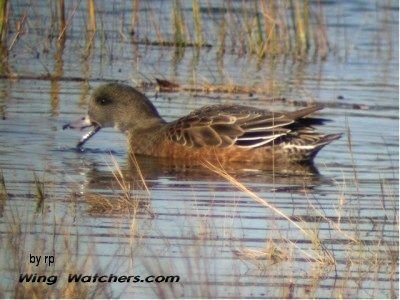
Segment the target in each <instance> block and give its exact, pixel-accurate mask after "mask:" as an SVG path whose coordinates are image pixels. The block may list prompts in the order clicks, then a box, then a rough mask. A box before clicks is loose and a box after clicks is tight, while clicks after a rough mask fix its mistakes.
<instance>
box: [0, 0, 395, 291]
mask: <svg viewBox="0 0 400 300" xmlns="http://www.w3.org/2000/svg"><path fill="white" fill-rule="evenodd" d="M185 3H186V2H185ZM41 5H44V3H41V2H40V3H39V2H38V3H35V4H33V6H34V9H32V10H31V9H28V6H27V3H25V2H23V1H15V2H14V1H13V3H12V9H13V11H14V13H13V14H12V15H11V20H12V24H16V22H17V21H18V20H21V17H22V16H23V14H24V13H25V12H26V13H27V18H28V20H30V22H29V23H28V24H26V27H25V32H24V34H22V35H21V36H20V38H19V39H18V40H17V41H16V43H15V44H14V45H13V47H12V49H11V52H10V55H9V58H8V65H9V67H10V69H11V71H12V72H13V73H14V74H17V75H18V77H19V79H14V80H13V79H7V78H3V79H1V81H0V87H1V88H0V114H1V117H2V120H1V121H0V141H1V146H0V153H1V155H0V169H1V170H2V172H3V175H4V178H5V182H6V188H7V193H8V195H9V199H8V200H7V201H6V202H2V204H1V207H0V212H1V214H0V216H1V217H0V230H1V245H2V246H1V247H2V248H3V247H4V251H3V250H2V254H1V260H0V262H1V264H0V268H1V270H2V273H4V274H7V275H6V276H4V277H3V278H2V279H1V280H0V295H4V296H6V297H10V296H11V295H13V286H14V285H15V283H16V281H17V278H18V276H19V273H20V272H37V273H38V274H51V273H52V272H53V273H57V274H59V276H60V279H59V283H58V286H51V285H50V286H48V287H49V289H52V288H54V289H55V288H57V289H59V290H61V289H62V285H63V284H64V287H65V286H68V284H67V283H66V278H67V276H68V273H71V272H72V273H84V274H94V273H99V274H104V275H108V274H110V273H113V274H116V275H118V276H122V275H141V276H142V277H145V276H147V275H155V276H157V275H164V276H168V275H179V276H180V282H179V283H169V284H167V283H158V284H155V283H140V284H127V283H124V284H122V283H113V284H110V285H108V286H107V287H101V288H99V289H97V291H98V292H99V293H100V294H99V295H103V294H101V292H102V291H107V292H109V293H111V295H113V296H114V297H118V296H122V297H145V298H149V297H166V296H170V297H181V296H182V297H257V298H264V297H318V298H320V297H354V298H378V297H384V298H397V297H398V284H397V283H398V262H397V257H398V168H399V166H398V161H399V159H398V158H399V156H398V155H399V154H398V143H399V132H398V113H399V110H398V7H397V5H398V4H397V2H394V1H386V2H381V1H379V2H376V3H373V2H365V3H364V2H360V3H358V2H349V3H335V2H329V1H327V2H326V3H324V4H323V8H324V12H325V18H326V23H327V29H328V36H329V37H330V39H331V45H330V46H331V52H330V54H329V55H328V57H327V59H326V60H325V61H319V60H315V61H314V60H312V59H311V60H310V61H309V62H304V61H303V62H302V61H298V60H293V59H292V58H279V59H277V60H275V61H272V60H270V59H265V60H262V61H258V60H257V59H255V58H254V57H252V56H249V55H244V56H240V55H238V53H229V52H228V53H226V54H225V55H224V59H223V61H222V62H221V61H220V60H218V59H216V57H217V56H216V49H214V48H211V49H202V50H200V52H199V53H196V51H195V50H194V49H191V48H188V49H186V50H185V52H184V53H183V54H178V53H177V52H176V51H175V48H173V47H172V48H162V47H157V46H146V45H142V44H131V43H130V40H129V38H126V37H124V36H123V35H121V34H119V33H118V32H119V28H120V27H121V28H123V30H122V32H123V33H124V34H128V32H127V29H126V28H128V25H129V22H130V13H129V12H128V9H129V7H130V6H129V5H128V3H125V2H121V3H120V2H118V3H110V4H103V6H102V7H101V8H100V9H101V13H100V14H99V16H98V23H101V24H103V25H102V26H104V28H106V30H104V31H103V32H105V33H106V39H105V40H102V37H101V34H98V37H97V39H96V41H95V44H94V45H93V47H92V48H90V47H89V48H87V47H88V43H87V41H86V38H85V37H86V33H85V30H84V27H83V26H84V24H85V14H84V12H85V7H84V5H85V4H84V3H82V4H80V6H79V8H78V9H77V10H76V13H75V15H74V16H73V19H72V20H73V22H72V24H71V25H70V26H71V27H70V29H69V31H68V38H67V39H66V41H65V45H63V46H62V45H60V44H57V42H56V38H55V37H53V38H49V36H52V35H55V33H54V32H53V31H52V29H49V28H50V27H49V25H48V23H49V22H50V16H49V10H48V8H46V7H42V6H41ZM68 5H72V7H71V8H70V10H68V12H69V13H70V14H72V10H73V6H74V4H71V3H68ZM108 5H109V6H108ZM203 5H204V7H203V9H205V7H207V6H206V5H205V4H204V3H203ZM234 5H235V7H236V6H237V7H239V8H236V9H240V3H239V2H238V3H236V2H234ZM141 9H142V10H143V11H142V13H143V14H144V13H145V11H148V13H150V12H151V11H153V13H154V14H155V15H156V16H161V20H164V21H162V22H165V24H169V23H168V22H167V21H166V20H169V18H170V17H171V16H170V14H169V13H166V12H167V11H169V10H168V9H169V6H168V4H165V2H164V4H163V3H162V2H159V1H152V2H150V4H146V6H143V7H142V8H141ZM152 9H153V10H152ZM185 9H186V10H187V8H185ZM221 11H222V10H221V8H218V7H214V8H213V14H214V16H215V18H220V17H221V16H222V13H221ZM189 12H190V11H189ZM116 16H117V18H116ZM143 19H145V18H143ZM148 22H150V19H148ZM188 22H190V21H188ZM204 23H205V25H204V26H206V27H207V26H209V28H212V26H213V23H212V22H211V21H209V22H207V21H206V20H204ZM141 26H143V30H144V28H145V27H146V26H145V24H143V23H142V25H141ZM141 28H142V27H141ZM165 30H166V31H167V32H169V28H167V29H165ZM10 34H11V36H13V34H15V29H14V27H11V33H10ZM148 35H149V37H152V36H151V33H148ZM103 38H104V37H103ZM214 42H215V41H214V40H212V38H211V37H210V43H214ZM57 45H58V46H57ZM85 49H90V50H86V51H85ZM198 54H199V55H198ZM48 72H49V73H53V74H56V75H57V77H56V78H54V79H52V80H49V79H47V78H45V77H46V76H43V75H46V74H47V73H48ZM41 76H42V77H41ZM154 78H165V79H169V80H173V81H176V82H179V83H183V84H188V83H196V82H197V83H200V82H211V83H215V84H221V83H227V82H233V83H236V84H240V85H248V86H263V87H264V88H265V89H267V90H268V91H269V92H270V93H269V94H268V95H264V94H259V93H255V94H254V95H247V94H241V95H236V94H204V93H200V92H198V93H194V92H193V93H190V92H175V93H161V92H156V91H155V89H154V88H151V87H150V88H147V89H143V90H144V91H145V93H146V95H147V96H148V97H149V98H150V99H151V100H152V101H153V103H154V104H155V105H156V107H157V108H158V110H159V112H160V114H161V115H162V116H163V117H165V118H166V119H167V120H173V119H175V118H177V117H179V116H182V115H184V114H186V113H188V112H190V111H191V110H192V109H194V108H198V107H201V106H203V105H207V104H219V103H238V104H244V105H252V106H256V107H261V108H262V107H268V108H271V109H273V110H288V111H290V110H294V109H296V108H298V106H296V105H295V102H294V101H292V100H296V101H297V103H300V104H306V103H309V102H312V101H314V100H315V101H317V102H318V103H324V104H325V105H326V108H325V109H324V110H323V111H321V113H320V116H321V117H323V118H328V119H331V120H332V122H330V123H327V124H326V125H325V126H324V127H323V128H321V131H324V132H326V133H336V132H344V133H345V136H344V137H343V138H342V139H340V140H338V141H336V142H334V143H333V144H331V145H329V146H327V147H326V148H324V149H323V150H322V151H321V152H320V154H319V155H318V156H317V158H316V161H315V166H316V167H317V168H318V170H319V173H320V174H319V175H313V176H306V177H303V176H298V175H291V176H288V175H282V174H271V173H270V172H267V171H263V170H260V169H258V168H257V167H256V166H253V167H249V166H234V167H232V168H228V170H227V171H228V173H229V174H231V175H232V176H234V178H236V179H237V180H238V181H239V182H241V183H242V184H244V186H246V187H247V188H248V189H249V190H250V191H252V192H254V193H255V194H256V195H257V196H258V197H260V198H261V199H264V200H265V201H267V202H268V204H269V205H272V206H273V207H274V208H276V209H278V210H279V211H280V212H282V213H283V214H284V215H285V216H287V218H289V220H288V219H287V218H286V217H285V216H283V215H280V214H279V213H278V214H277V213H274V211H273V209H271V207H265V206H263V205H262V204H260V203H258V202H257V201H256V200H255V199H253V198H252V197H251V196H250V195H249V194H248V193H244V192H243V191H240V190H239V189H238V188H237V187H235V186H234V184H232V183H230V182H228V181H227V180H226V179H224V178H223V177H221V176H220V175H218V174H215V173H213V172H212V171H210V170H207V169H204V168H200V167H195V166H182V165H175V164H170V163H167V162H165V161H162V160H157V159H151V158H144V157H138V163H139V165H140V167H141V171H142V173H143V176H144V178H145V182H146V185H147V188H148V190H149V192H147V191H146V189H145V188H144V187H143V185H142V184H141V183H140V180H138V174H137V170H136V168H135V167H134V166H133V165H132V164H131V163H130V162H129V159H128V154H127V152H126V144H125V137H124V136H123V135H122V134H120V133H116V132H115V131H114V130H112V129H109V130H102V131H101V132H100V133H98V134H97V135H96V136H95V137H94V138H93V139H91V140H90V142H88V143H87V144H86V145H85V149H84V151H78V150H76V149H75V148H74V145H75V144H76V143H77V141H78V140H79V138H80V136H81V134H82V133H81V132H75V131H63V130H62V125H63V124H65V123H67V122H69V121H71V120H73V119H76V118H77V117H79V116H81V115H83V114H84V113H85V110H86V103H87V95H88V94H89V93H90V91H91V90H92V88H94V87H96V86H98V85H100V84H101V83H104V82H108V81H113V80H120V81H124V82H126V83H130V84H132V85H138V83H139V82H141V81H143V80H148V79H152V80H153V79H154ZM271 97H285V98H286V99H288V100H287V101H275V102H272V103H271V101H269V99H270V98H271ZM349 139H350V141H351V143H349ZM117 165H118V166H117ZM119 169H120V170H121V172H122V174H123V176H124V180H125V182H127V183H129V184H130V186H129V189H130V190H131V191H132V195H131V196H132V197H137V199H138V200H137V202H136V203H138V204H139V205H138V207H132V206H130V207H124V206H123V203H124V202H123V201H120V202H118V199H120V197H122V198H123V194H124V193H123V188H121V186H120V185H119V184H118V181H117V180H116V178H115V176H114V174H113V172H116V171H118V170H119ZM34 174H36V176H37V177H38V178H39V180H40V181H41V182H44V187H45V194H46V198H45V202H44V207H43V213H42V214H40V213H39V214H35V209H36V205H37V204H36V198H37V196H36V192H35V189H36V187H35V186H36V185H35V181H34ZM117 177H118V176H117ZM96 199H97V200H96ZM99 199H100V200H99ZM110 201H111V202H110ZM113 201H114V202H113ZM104 203H109V204H110V205H109V206H107V205H106V206H105V204H104ZM94 204H96V205H94ZM110 207H112V209H111V208H110ZM39 210H41V209H39ZM293 222H295V223H293ZM15 224H20V225H21V227H20V228H21V231H22V233H19V234H18V233H17V232H18V231H15V230H16V229H15V228H17V227H18V226H16V225H15ZM296 224H297V225H299V226H300V227H301V229H299V228H297V227H296ZM10 236H12V237H14V238H11V239H10ZM316 236H317V237H318V238H315V237H316ZM15 241H19V242H18V243H16V242H15ZM318 241H320V242H321V244H318ZM16 245H19V248H18V247H16ZM321 245H322V246H321ZM13 247H14V248H13ZM13 249H14V250H15V249H19V250H18V251H16V252H15V251H14V250H13ZM13 251H14V252H13ZM30 253H32V254H35V255H54V256H55V260H56V262H55V265H54V266H51V267H48V268H47V269H44V267H43V266H41V267H39V268H35V267H34V266H29V265H30V264H29V261H28V260H29V254H30ZM88 257H89V258H90V259H87V258H88ZM65 258H68V260H69V261H70V262H73V263H75V269H74V268H73V267H71V265H67V264H65V261H64V259H65ZM332 261H334V262H335V263H332ZM21 266H22V267H21ZM21 270H23V271H21ZM24 285H28V284H24ZM32 285H33V284H32ZM84 286H85V285H84ZM88 286H89V285H86V286H85V287H88ZM103 296H104V295H103ZM65 297H67V296H65Z"/></svg>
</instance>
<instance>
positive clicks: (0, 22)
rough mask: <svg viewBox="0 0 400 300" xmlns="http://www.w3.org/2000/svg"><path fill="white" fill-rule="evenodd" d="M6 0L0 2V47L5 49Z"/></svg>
mask: <svg viewBox="0 0 400 300" xmlns="http://www.w3.org/2000/svg"><path fill="white" fill-rule="evenodd" d="M7 3H8V0H0V46H1V47H6V44H7V41H6V39H7V24H8V9H7V7H8V6H7Z"/></svg>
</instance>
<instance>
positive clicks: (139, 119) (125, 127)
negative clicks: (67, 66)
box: [63, 83, 162, 147]
mask: <svg viewBox="0 0 400 300" xmlns="http://www.w3.org/2000/svg"><path fill="white" fill-rule="evenodd" d="M155 122H162V119H161V117H160V115H159V114H158V112H157V109H156V108H155V107H154V105H153V104H152V103H151V102H150V100H149V99H148V98H147V97H146V96H145V95H143V94H142V93H140V92H139V91H137V90H136V89H134V88H133V87H131V86H128V85H125V84H119V83H108V84H104V85H101V86H99V87H98V88H96V89H95V90H94V91H93V93H92V95H91V97H90V100H89V107H88V113H87V115H86V116H85V117H82V118H79V119H78V120H76V121H73V122H71V123H68V124H66V125H64V126H63V129H67V128H74V129H81V130H82V129H84V128H88V127H93V128H92V130H91V131H89V132H88V133H87V134H85V135H84V136H83V137H82V138H81V140H80V141H79V143H78V144H77V147H81V146H82V145H83V144H84V143H86V142H87V141H88V140H89V139H90V138H91V137H92V136H93V135H95V134H96V133H97V132H98V131H99V130H100V129H101V128H105V127H114V128H117V129H118V130H120V131H122V132H127V131H130V130H133V131H134V130H138V129H140V128H143V127H145V126H148V125H149V124H151V123H155Z"/></svg>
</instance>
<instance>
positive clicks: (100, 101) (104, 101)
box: [96, 97, 112, 105]
mask: <svg viewBox="0 0 400 300" xmlns="http://www.w3.org/2000/svg"><path fill="white" fill-rule="evenodd" d="M96 102H97V103H98V104H100V105H107V104H110V103H111V102H112V101H111V99H109V98H106V97H101V98H97V99H96Z"/></svg>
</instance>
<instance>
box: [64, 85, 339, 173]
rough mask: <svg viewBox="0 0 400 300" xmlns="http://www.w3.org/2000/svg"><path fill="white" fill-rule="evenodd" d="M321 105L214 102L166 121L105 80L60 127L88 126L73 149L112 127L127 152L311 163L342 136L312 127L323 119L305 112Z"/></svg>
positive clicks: (136, 94) (139, 96)
mask: <svg viewBox="0 0 400 300" xmlns="http://www.w3.org/2000/svg"><path fill="white" fill-rule="evenodd" d="M321 109H323V106H322V105H311V106H308V107H305V108H302V109H299V110H296V111H292V112H273V111H270V110H268V109H260V108H255V107H251V106H244V105H236V104H216V105H208V106H204V107H202V108H198V109H196V110H194V111H192V112H191V113H189V114H188V115H186V116H183V117H181V118H179V119H177V120H175V121H172V122H167V121H166V120H164V119H163V118H162V117H161V116H160V114H159V112H158V110H157V109H156V107H155V106H154V105H153V103H152V102H151V101H150V100H149V99H148V98H147V97H146V96H145V95H144V94H143V93H141V92H140V91H138V90H137V89H135V88H133V87H131V86H129V85H126V84H122V83H107V84H103V85H100V86H99V87H97V88H96V89H95V90H94V91H93V93H92V94H91V96H90V100H89V105H88V111H87V114H86V116H84V117H81V118H79V119H78V120H76V121H72V122H70V123H68V124H66V125H64V126H63V129H80V130H82V129H85V128H91V130H90V131H89V132H88V133H87V134H85V135H84V136H83V137H82V138H81V139H80V141H79V142H78V144H77V147H78V148H82V147H83V145H84V144H85V143H86V142H87V141H88V140H89V139H91V138H92V137H93V136H94V135H95V134H97V133H98V132H99V131H100V130H101V129H102V128H107V127H114V128H116V129H117V130H119V131H121V132H123V133H125V134H126V135H127V140H128V150H129V152H131V153H134V154H139V155H146V156H154V157H162V158H168V159H172V160H182V161H187V162H195V161H201V160H208V161H218V162H222V163H225V162H250V163H262V164H266V165H271V164H274V165H275V164H276V165H279V164H288V163H312V162H313V159H314V158H315V156H316V155H317V153H318V152H319V151H320V150H321V149H322V148H323V147H324V146H326V145H328V144H329V143H331V142H333V141H335V140H337V139H339V138H340V137H341V136H342V134H341V133H335V134H323V133H319V132H318V131H316V129H315V128H314V126H315V125H322V124H324V123H325V121H327V120H326V119H322V118H315V117H310V115H311V114H313V113H315V112H317V111H319V110H321Z"/></svg>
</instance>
